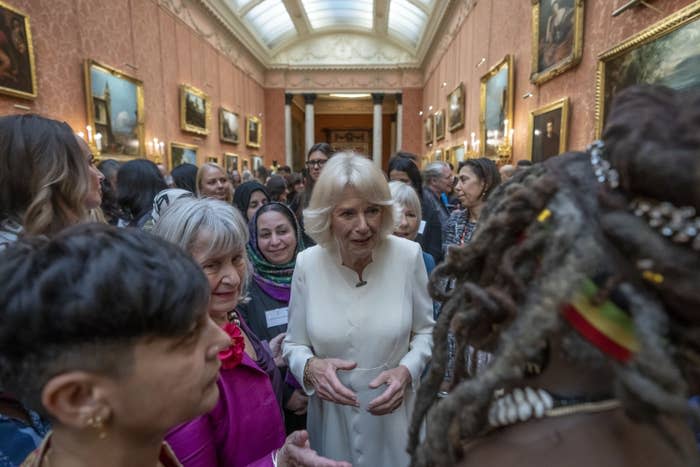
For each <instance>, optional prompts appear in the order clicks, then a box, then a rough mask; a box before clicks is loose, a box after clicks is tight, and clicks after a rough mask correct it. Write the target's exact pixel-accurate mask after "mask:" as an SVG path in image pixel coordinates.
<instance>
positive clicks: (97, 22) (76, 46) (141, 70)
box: [0, 0, 284, 165]
mask: <svg viewBox="0 0 700 467" xmlns="http://www.w3.org/2000/svg"><path fill="white" fill-rule="evenodd" d="M5 1H6V2H7V3H8V4H10V5H12V6H14V7H17V8H18V9H20V10H22V11H24V12H25V13H26V14H28V15H29V17H30V22H31V28H32V35H33V43H34V54H35V59H36V68H37V88H38V96H37V98H36V99H35V100H34V101H31V100H25V99H18V98H13V97H10V96H5V95H0V114H3V115H7V114H15V113H21V112H25V110H22V109H18V108H16V107H15V104H18V105H21V106H27V107H29V108H30V110H29V111H30V112H34V113H39V114H42V115H45V116H48V117H51V118H56V119H60V120H65V121H67V122H68V123H69V124H70V125H71V126H72V127H73V129H74V130H75V131H76V132H77V131H81V130H82V131H84V128H85V126H86V125H87V115H86V105H85V84H84V78H83V62H84V60H85V59H87V58H92V59H94V60H96V61H98V62H100V63H103V64H105V65H109V66H111V67H113V68H116V69H118V70H120V71H122V72H124V73H126V74H128V75H131V76H134V77H135V78H138V79H140V80H142V81H143V83H144V103H145V120H146V125H145V128H146V140H147V141H148V140H150V139H152V138H154V137H157V138H159V139H161V140H165V141H167V142H171V141H177V142H183V143H190V144H195V145H197V146H199V153H198V158H199V161H198V162H199V163H202V162H203V161H204V160H205V158H206V157H208V156H216V157H218V158H219V161H220V162H223V153H224V152H233V153H237V154H239V155H240V156H242V159H245V158H247V157H248V156H249V155H250V154H263V155H265V154H266V147H267V143H268V141H269V139H268V138H267V137H266V135H267V134H268V131H267V128H266V116H269V115H273V114H274V112H272V111H269V110H268V109H267V108H266V107H265V105H264V102H265V97H266V96H265V91H264V90H263V87H262V85H261V84H260V83H261V81H260V78H258V79H255V75H256V74H257V75H259V76H260V77H262V73H254V72H252V71H251V70H242V69H241V68H239V66H238V64H239V63H238V62H236V63H234V61H233V60H232V59H231V58H230V57H229V56H227V55H225V54H223V53H222V52H221V51H220V50H218V49H216V48H215V47H214V46H213V45H212V44H211V43H210V42H209V41H208V40H207V39H206V38H205V37H204V36H203V35H202V34H200V33H198V32H197V31H196V30H195V29H193V27H192V26H191V25H188V24H186V23H185V22H184V21H183V20H181V19H180V18H178V17H176V16H175V15H174V14H173V13H171V12H170V11H169V10H167V9H166V8H165V7H163V6H159V2H158V1H156V0H89V1H87V0H5ZM184 8H185V7H183V9H184ZM187 8H195V7H194V6H192V5H190V4H187ZM194 13H197V12H196V11H195V12H194ZM190 16H191V17H194V18H195V19H197V18H200V16H198V15H197V14H193V15H190ZM198 21H200V22H201V21H204V20H202V19H198ZM237 53H239V54H244V55H246V56H247V55H249V54H248V52H247V51H237ZM241 63H246V64H249V63H250V60H247V61H246V60H241ZM180 84H190V85H192V86H195V87H197V88H199V89H201V90H203V91H204V92H206V93H207V94H209V96H210V98H211V103H212V119H211V121H210V122H209V125H210V132H209V135H208V136H206V137H202V136H197V135H193V134H190V133H186V132H183V131H181V130H180V123H179V95H178V85H180ZM276 101H277V96H276V94H274V93H273V95H271V96H270V97H269V105H275V103H276ZM222 105H223V106H224V107H226V108H228V109H229V110H232V111H234V112H237V113H239V114H240V117H241V142H240V143H239V144H238V145H232V144H228V143H221V142H220V141H219V128H218V127H219V117H218V109H219V107H220V106H222ZM283 107H284V100H283V97H282V100H281V104H280V108H283ZM260 114H262V115H263V118H262V122H263V125H262V126H263V142H262V147H261V148H260V149H252V148H246V147H245V139H244V138H245V136H244V134H243V130H244V128H245V125H244V118H245V116H246V115H256V116H258V115H260ZM282 118H284V116H283V115H282ZM282 144H284V141H283V139H282ZM272 150H273V151H277V150H278V148H276V147H273V148H272ZM282 154H283V153H282ZM166 159H167V157H166ZM271 160H272V159H271V158H270V157H269V156H268V157H267V158H266V161H265V162H266V164H267V165H269V163H270V162H271Z"/></svg>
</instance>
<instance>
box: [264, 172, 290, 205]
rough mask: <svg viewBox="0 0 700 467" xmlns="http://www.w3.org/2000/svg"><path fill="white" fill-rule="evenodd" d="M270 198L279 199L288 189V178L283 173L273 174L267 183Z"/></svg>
mask: <svg viewBox="0 0 700 467" xmlns="http://www.w3.org/2000/svg"><path fill="white" fill-rule="evenodd" d="M265 188H267V192H268V193H269V194H270V199H272V200H273V201H279V199H280V196H282V194H283V193H285V192H286V191H287V180H285V178H284V177H283V176H282V175H272V176H271V177H270V178H269V180H268V181H267V183H266V184H265Z"/></svg>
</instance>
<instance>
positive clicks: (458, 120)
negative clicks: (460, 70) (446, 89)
mask: <svg viewBox="0 0 700 467" xmlns="http://www.w3.org/2000/svg"><path fill="white" fill-rule="evenodd" d="M447 121H448V124H449V130H450V132H453V131H456V130H458V129H460V128H462V127H463V126H464V84H462V83H459V86H457V88H456V89H455V90H454V91H452V92H451V93H450V94H449V96H447Z"/></svg>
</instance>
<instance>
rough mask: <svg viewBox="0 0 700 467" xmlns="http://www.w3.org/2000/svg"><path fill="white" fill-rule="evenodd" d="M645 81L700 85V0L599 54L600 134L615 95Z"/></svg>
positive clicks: (674, 85) (681, 86)
mask: <svg viewBox="0 0 700 467" xmlns="http://www.w3.org/2000/svg"><path fill="white" fill-rule="evenodd" d="M642 83H644V84H663V85H665V86H668V87H671V88H675V89H688V88H699V87H700V2H693V3H692V4H691V5H689V6H687V7H685V8H682V9H681V10H678V11H677V12H676V13H674V14H672V15H671V16H669V17H667V18H666V19H663V20H661V21H660V22H658V23H656V24H654V25H652V26H651V27H649V28H647V29H645V30H643V31H642V32H640V33H638V34H636V35H634V36H632V37H630V38H629V39H627V40H625V41H623V42H622V43H621V44H618V45H617V46H615V47H613V48H612V49H610V50H608V51H607V52H603V53H602V54H600V55H599V56H598V73H597V77H596V109H595V118H596V136H597V137H600V135H601V133H602V131H603V125H604V124H605V116H606V114H607V111H608V109H609V108H610V103H611V101H612V98H613V97H614V96H615V94H617V93H618V92H620V91H621V90H622V89H624V88H626V87H628V86H632V85H634V84H642Z"/></svg>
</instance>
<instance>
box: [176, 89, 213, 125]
mask: <svg viewBox="0 0 700 467" xmlns="http://www.w3.org/2000/svg"><path fill="white" fill-rule="evenodd" d="M210 114H211V103H210V102H209V96H207V95H206V94H205V93H204V92H203V91H200V90H199V89H197V88H195V87H192V86H188V85H185V84H183V85H181V86H180V128H181V129H182V130H185V131H189V132H191V133H196V134H199V135H207V134H209V127H208V123H209V120H210Z"/></svg>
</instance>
